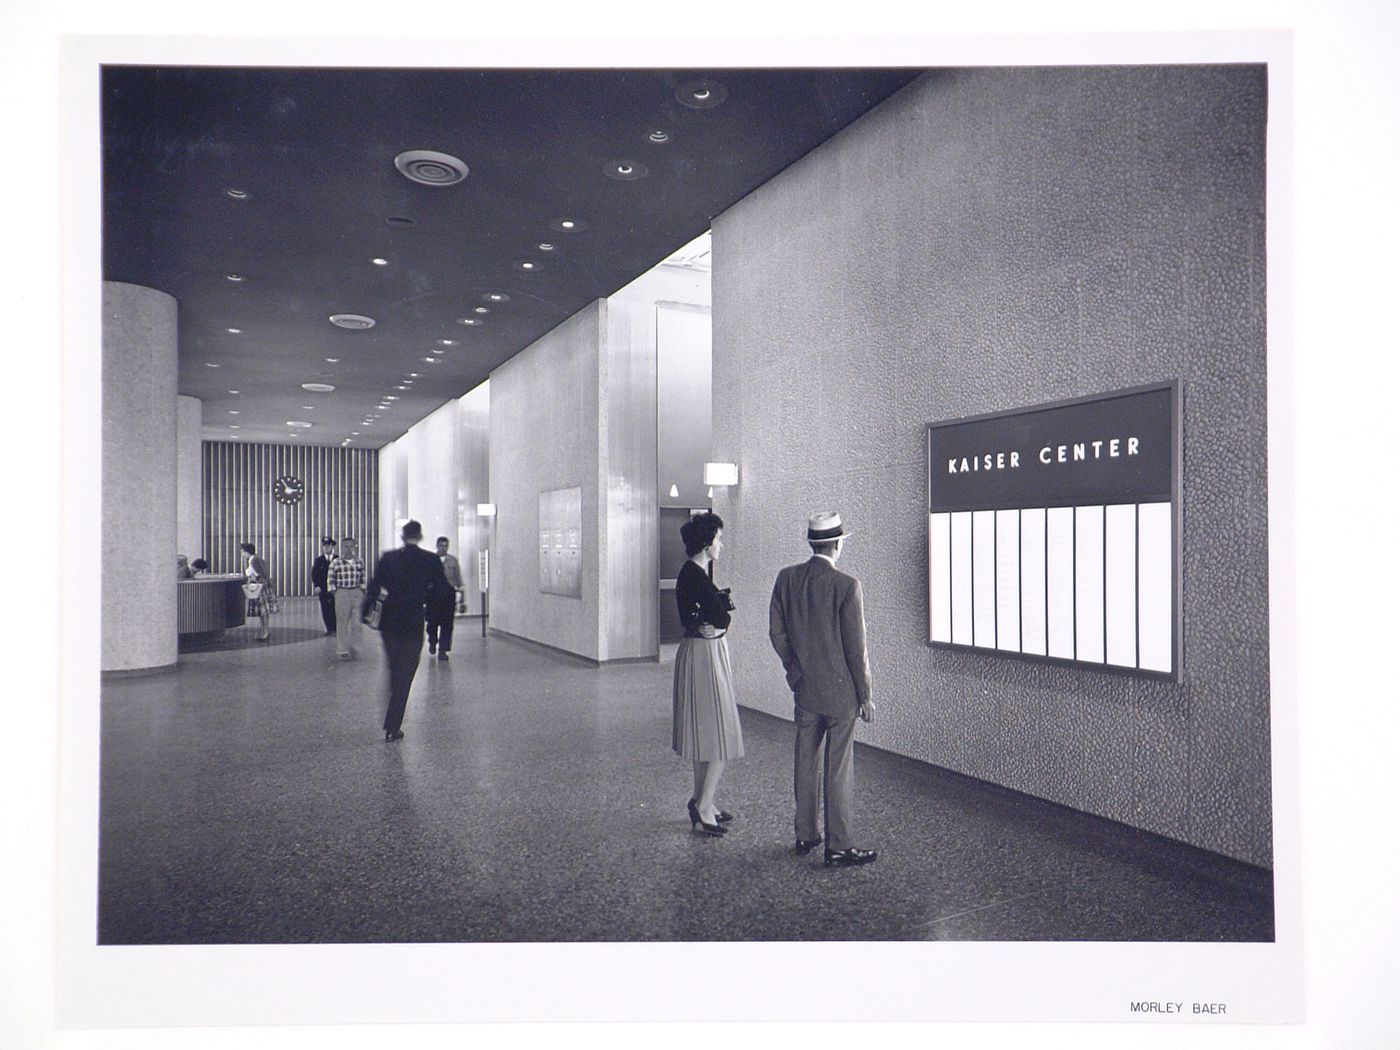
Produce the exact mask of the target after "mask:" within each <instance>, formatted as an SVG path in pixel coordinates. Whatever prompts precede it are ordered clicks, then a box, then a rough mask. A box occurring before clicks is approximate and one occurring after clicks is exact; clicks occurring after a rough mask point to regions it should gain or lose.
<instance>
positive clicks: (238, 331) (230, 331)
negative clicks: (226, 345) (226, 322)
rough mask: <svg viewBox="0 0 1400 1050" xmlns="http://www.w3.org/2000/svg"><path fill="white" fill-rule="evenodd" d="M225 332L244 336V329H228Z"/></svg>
mask: <svg viewBox="0 0 1400 1050" xmlns="http://www.w3.org/2000/svg"><path fill="white" fill-rule="evenodd" d="M224 331H226V332H228V334H229V335H242V334H243V329H241V328H226V329H224Z"/></svg>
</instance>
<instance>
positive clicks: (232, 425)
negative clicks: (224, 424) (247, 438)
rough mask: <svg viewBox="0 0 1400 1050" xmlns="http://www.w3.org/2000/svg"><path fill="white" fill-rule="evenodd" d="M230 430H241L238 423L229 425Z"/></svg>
mask: <svg viewBox="0 0 1400 1050" xmlns="http://www.w3.org/2000/svg"><path fill="white" fill-rule="evenodd" d="M228 428H229V429H230V430H238V429H239V426H238V424H237V423H230V424H229V425H228Z"/></svg>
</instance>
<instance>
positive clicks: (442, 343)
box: [438, 339, 457, 346]
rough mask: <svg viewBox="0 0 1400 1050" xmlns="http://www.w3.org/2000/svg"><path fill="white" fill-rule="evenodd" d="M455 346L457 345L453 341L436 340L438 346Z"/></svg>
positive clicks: (455, 341)
mask: <svg viewBox="0 0 1400 1050" xmlns="http://www.w3.org/2000/svg"><path fill="white" fill-rule="evenodd" d="M456 345H457V340H455V339H439V340H438V346H456Z"/></svg>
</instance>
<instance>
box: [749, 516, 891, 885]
mask: <svg viewBox="0 0 1400 1050" xmlns="http://www.w3.org/2000/svg"><path fill="white" fill-rule="evenodd" d="M849 535H850V533H848V532H847V531H846V530H845V529H844V528H843V527H842V525H841V515H839V514H837V513H835V512H834V511H820V512H818V513H816V514H813V515H811V516H810V517H809V518H808V519H807V543H808V545H809V546H811V548H812V557H811V559H810V560H809V561H807V562H805V563H803V564H801V565H791V566H789V567H788V568H786V569H783V570H782V571H781V572H779V573H778V579H777V582H776V583H774V584H773V598H772V601H771V602H769V605H768V637H769V639H770V640H771V641H772V643H773V648H774V649H775V650H777V653H778V656H779V657H780V658H781V659H782V661H783V669H784V670H785V671H787V683H788V688H790V689H791V690H792V692H793V699H794V701H795V705H796V706H795V707H794V710H793V721H794V722H795V723H796V725H797V742H796V746H795V748H794V752H793V754H794V758H793V793H794V795H796V798H797V819H796V821H795V827H796V831H797V852H798V853H799V854H801V855H804V856H805V855H806V854H808V853H810V852H811V851H812V850H813V849H815V848H816V847H817V846H819V845H820V844H821V842H822V836H821V835H820V834H819V833H818V831H817V799H818V797H819V796H820V795H821V793H822V791H821V779H822V767H821V766H819V765H818V763H817V760H818V758H819V756H821V753H822V744H823V743H825V745H826V758H825V762H824V766H825V774H826V775H825V780H826V789H825V796H826V809H825V826H826V863H827V864H829V865H833V866H837V867H850V866H852V865H855V864H869V863H870V862H871V861H873V860H874V859H875V857H876V855H877V854H876V852H875V850H873V849H861V848H859V847H857V846H856V845H854V843H853V841H852V838H851V822H852V819H853V818H854V812H853V811H854V802H855V777H854V772H855V771H854V764H855V756H854V745H855V731H856V717H857V716H859V717H860V718H861V719H862V720H863V721H866V722H869V721H871V720H872V719H873V718H874V717H875V704H874V701H873V700H872V699H871V694H870V660H869V657H868V656H867V654H866V649H865V606H864V603H863V601H862V598H861V590H860V581H859V580H857V579H856V578H855V577H854V576H850V575H848V574H846V573H844V572H841V571H840V570H839V569H837V568H836V559H837V558H839V557H840V556H841V545H842V543H843V542H844V541H845V538H846V537H847V536H849Z"/></svg>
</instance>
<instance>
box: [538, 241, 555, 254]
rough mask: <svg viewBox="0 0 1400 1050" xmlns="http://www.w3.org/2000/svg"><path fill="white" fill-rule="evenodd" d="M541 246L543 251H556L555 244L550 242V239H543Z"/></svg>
mask: <svg viewBox="0 0 1400 1050" xmlns="http://www.w3.org/2000/svg"><path fill="white" fill-rule="evenodd" d="M539 247H540V251H542V252H552V251H554V245H552V244H550V243H549V242H548V241H541V242H540V246H539Z"/></svg>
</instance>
